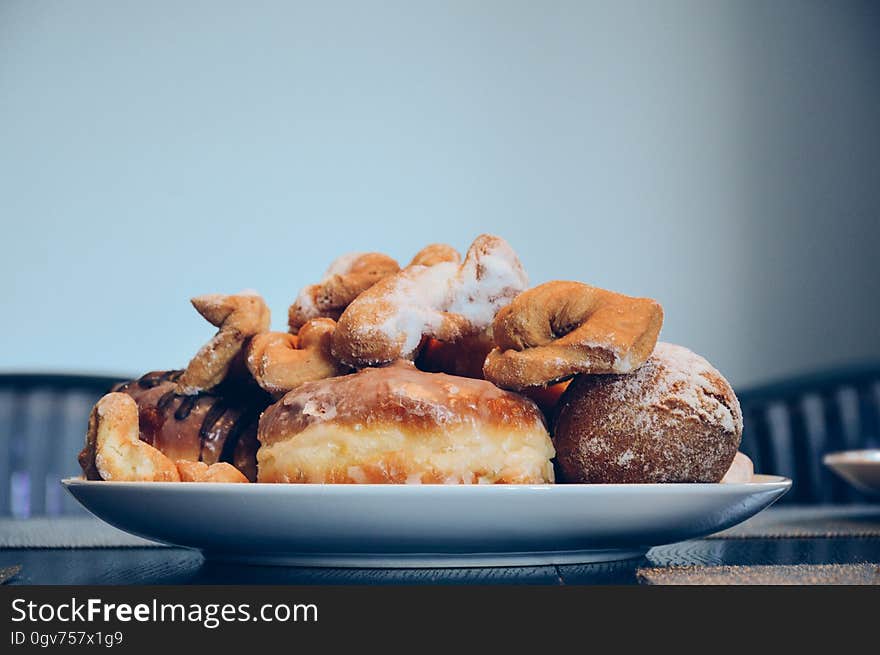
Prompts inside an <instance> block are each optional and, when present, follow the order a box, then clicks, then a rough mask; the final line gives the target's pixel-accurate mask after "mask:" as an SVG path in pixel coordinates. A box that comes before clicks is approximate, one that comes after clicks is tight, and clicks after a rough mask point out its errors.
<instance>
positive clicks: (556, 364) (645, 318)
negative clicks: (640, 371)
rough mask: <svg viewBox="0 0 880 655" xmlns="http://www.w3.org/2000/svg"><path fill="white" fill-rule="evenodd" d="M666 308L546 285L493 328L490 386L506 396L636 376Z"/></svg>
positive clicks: (576, 286)
mask: <svg viewBox="0 0 880 655" xmlns="http://www.w3.org/2000/svg"><path fill="white" fill-rule="evenodd" d="M662 324H663V309H662V308H661V307H660V305H659V304H658V303H657V302H655V301H654V300H651V299H649V298H632V297H630V296H624V295H623V294H620V293H614V292H612V291H606V290H604V289H598V288H596V287H591V286H589V285H587V284H582V283H580V282H561V281H557V282H547V283H546V284H542V285H540V286H537V287H535V288H533V289H529V290H528V291H525V292H523V293H521V294H519V295H518V296H517V297H516V298H514V300H513V302H511V303H510V304H509V305H507V306H506V307H504V308H503V309H501V311H499V312H498V315H497V316H496V317H495V321H494V323H493V325H492V329H493V333H494V337H495V343H496V344H497V345H498V348H497V349H495V350H493V351H492V352H491V353H489V356H488V357H487V359H486V365H485V367H484V369H483V372H484V373H485V376H486V379H487V380H490V381H492V382H494V383H495V384H497V385H498V386H499V387H502V388H504V389H514V390H517V391H518V390H521V389H525V388H527V387H534V386H546V385H548V384H552V383H554V382H559V381H560V380H564V379H565V378H569V377H571V376H572V375H574V374H576V373H629V372H631V371H634V370H635V369H637V368H638V367H639V366H641V365H642V364H643V363H644V361H645V360H646V359H647V358H648V356H649V355H650V354H651V351H652V350H653V349H654V344H655V343H657V336H658V335H659V334H660V327H661V325H662Z"/></svg>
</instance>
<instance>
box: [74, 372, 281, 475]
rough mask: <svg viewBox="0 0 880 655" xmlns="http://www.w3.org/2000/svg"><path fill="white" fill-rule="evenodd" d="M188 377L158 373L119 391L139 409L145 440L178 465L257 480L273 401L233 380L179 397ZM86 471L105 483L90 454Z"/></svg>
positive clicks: (84, 463) (86, 456)
mask: <svg viewBox="0 0 880 655" xmlns="http://www.w3.org/2000/svg"><path fill="white" fill-rule="evenodd" d="M181 374H182V371H154V372H151V373H147V374H146V375H144V376H142V377H141V378H139V379H137V380H133V381H131V382H126V383H124V384H120V385H117V386H116V387H114V391H116V392H119V393H122V394H125V395H127V396H130V397H131V398H132V399H133V400H134V401H135V403H136V407H137V413H138V422H137V426H138V428H139V437H140V439H141V441H143V442H144V443H146V444H148V445H150V446H153V447H154V448H156V449H157V450H159V451H160V452H161V453H163V454H164V455H165V456H167V457H168V458H169V459H170V460H171V461H172V462H175V461H178V460H189V461H196V462H198V461H202V462H204V463H205V464H207V465H211V464H214V463H216V462H228V463H230V464H232V465H233V466H234V467H235V468H237V469H238V470H240V471H241V472H242V473H243V474H244V476H245V477H246V478H247V479H249V480H256V477H257V459H256V457H257V447H258V446H259V444H258V442H257V421H258V419H259V416H260V413H261V412H262V411H263V409H265V408H266V406H267V405H268V404H269V403H270V402H271V398H270V397H269V396H268V395H266V394H265V393H264V392H263V391H262V390H260V389H259V388H258V387H256V385H245V384H240V383H238V382H237V381H232V380H228V381H226V382H224V383H223V384H222V385H220V386H219V387H217V388H216V389H214V390H212V391H206V392H202V393H199V394H197V395H195V396H186V395H183V394H180V393H178V391H177V380H178V379H179V378H180V376H181ZM80 465H81V466H82V468H83V472H84V473H85V475H86V477H87V478H88V479H89V480H98V479H101V476H100V475H99V473H98V471H97V470H96V469H95V467H94V454H93V453H92V454H91V455H90V454H89V450H88V448H86V449H84V450H83V452H82V453H81V454H80Z"/></svg>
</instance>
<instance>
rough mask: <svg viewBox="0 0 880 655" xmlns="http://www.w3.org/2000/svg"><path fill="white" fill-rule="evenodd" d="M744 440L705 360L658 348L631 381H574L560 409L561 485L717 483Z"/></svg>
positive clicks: (731, 399)
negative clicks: (562, 483) (575, 483)
mask: <svg viewBox="0 0 880 655" xmlns="http://www.w3.org/2000/svg"><path fill="white" fill-rule="evenodd" d="M741 436H742V412H741V411H740V407H739V402H738V401H737V398H736V395H734V393H733V389H731V387H730V385H729V384H728V383H727V380H725V379H724V378H723V377H722V376H721V374H720V373H719V372H718V371H717V370H715V369H714V368H713V367H712V366H711V365H710V364H709V363H708V362H707V361H706V360H705V359H703V358H702V357H700V356H699V355H696V354H694V353H693V352H691V351H690V350H688V349H686V348H683V347H681V346H676V345H672V344H668V343H658V344H657V346H656V348H655V349H654V353H653V354H652V355H651V357H650V358H648V361H647V362H646V363H645V364H644V365H643V366H642V367H640V368H639V369H638V370H636V371H635V372H634V373H632V374H630V375H580V376H578V377H576V378H575V379H574V381H573V382H572V383H571V385H570V386H569V387H568V389H566V391H565V393H564V394H563V396H562V398H561V399H560V404H559V413H558V418H557V421H556V426H555V431H554V444H555V446H556V452H557V463H558V470H559V472H560V477H561V479H562V480H563V481H564V482H586V483H626V482H631V483H639V482H718V481H719V480H721V478H722V476H724V474H725V473H726V472H727V471H728V469H730V466H731V464H732V463H733V460H734V456H735V455H736V452H737V448H738V447H739V443H740V438H741Z"/></svg>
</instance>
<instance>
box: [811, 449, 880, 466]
mask: <svg viewBox="0 0 880 655" xmlns="http://www.w3.org/2000/svg"><path fill="white" fill-rule="evenodd" d="M822 463H823V464H825V465H826V466H833V465H835V464H878V465H880V448H858V449H855V450H837V451H834V452H832V453H825V455H823V456H822Z"/></svg>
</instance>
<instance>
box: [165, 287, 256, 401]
mask: <svg viewBox="0 0 880 655" xmlns="http://www.w3.org/2000/svg"><path fill="white" fill-rule="evenodd" d="M192 304H193V307H195V308H196V311H198V313H199V314H201V315H202V316H204V317H205V318H206V319H207V320H208V322H209V323H211V325H215V326H216V327H218V328H219V329H218V330H217V334H215V335H214V337H213V338H212V339H211V340H210V341H209V342H208V343H206V344H205V345H204V346H202V348H201V349H200V350H199V352H198V353H196V356H195V357H193V358H192V360H191V361H190V363H189V365H188V366H187V367H186V370H185V371H184V372H183V375H181V376H180V379H179V380H178V381H177V392H178V393H180V394H183V395H187V396H194V395H196V394H198V393H199V392H201V391H208V390H210V389H213V388H214V387H216V386H217V385H219V384H220V383H221V382H223V380H225V379H226V376H227V375H228V374H229V371H230V368H231V366H232V363H233V360H235V359H236V357H238V356H239V354H240V353H241V351H242V349H243V348H244V346H245V342H246V341H247V339H248V338H249V337H252V336H253V335H255V334H258V333H260V332H265V331H267V330H268V329H269V320H270V315H269V308H268V307H267V306H266V303H265V302H264V301H263V299H262V298H261V297H260V296H258V295H257V294H255V293H250V292H242V293H239V294H236V295H231V296H224V295H222V294H209V295H206V296H198V297H197V298H193V299H192Z"/></svg>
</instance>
